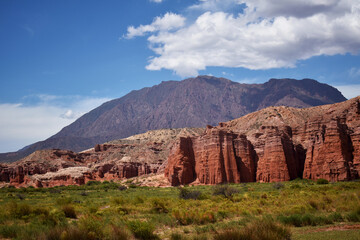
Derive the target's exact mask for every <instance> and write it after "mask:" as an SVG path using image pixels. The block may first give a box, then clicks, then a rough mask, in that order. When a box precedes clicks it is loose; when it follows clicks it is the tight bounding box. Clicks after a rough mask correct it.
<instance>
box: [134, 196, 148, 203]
mask: <svg viewBox="0 0 360 240" xmlns="http://www.w3.org/2000/svg"><path fill="white" fill-rule="evenodd" d="M145 198H146V197H142V196H136V197H135V198H134V199H133V200H132V202H133V203H134V204H141V203H144V202H145Z"/></svg>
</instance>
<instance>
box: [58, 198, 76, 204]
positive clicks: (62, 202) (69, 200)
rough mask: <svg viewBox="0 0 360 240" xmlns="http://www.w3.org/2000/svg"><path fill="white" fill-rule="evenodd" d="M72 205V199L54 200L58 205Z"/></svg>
mask: <svg viewBox="0 0 360 240" xmlns="http://www.w3.org/2000/svg"><path fill="white" fill-rule="evenodd" d="M70 203H72V199H71V198H70V197H59V198H58V199H56V204H58V205H67V204H70Z"/></svg>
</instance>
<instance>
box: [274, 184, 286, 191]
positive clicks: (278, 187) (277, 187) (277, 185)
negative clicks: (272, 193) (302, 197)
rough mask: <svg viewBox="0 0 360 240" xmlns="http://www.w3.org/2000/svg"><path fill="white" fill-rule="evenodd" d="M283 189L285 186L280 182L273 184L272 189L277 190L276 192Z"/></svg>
mask: <svg viewBox="0 0 360 240" xmlns="http://www.w3.org/2000/svg"><path fill="white" fill-rule="evenodd" d="M284 187H285V185H284V184H283V183H282V182H276V183H274V184H273V188H274V189H277V190H279V189H282V188H284Z"/></svg>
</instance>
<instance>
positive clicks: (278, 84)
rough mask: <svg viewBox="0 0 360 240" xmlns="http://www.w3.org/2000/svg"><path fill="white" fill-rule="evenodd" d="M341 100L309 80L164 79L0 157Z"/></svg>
mask: <svg viewBox="0 0 360 240" xmlns="http://www.w3.org/2000/svg"><path fill="white" fill-rule="evenodd" d="M345 100H346V98H345V97H344V96H343V95H342V94H341V93H340V92H339V91H338V90H337V89H336V88H333V87H331V86H329V85H327V84H323V83H319V82H317V81H315V80H311V79H303V80H294V79H270V80H269V81H268V82H266V83H264V84H240V83H237V82H232V81H230V80H228V79H225V78H216V77H211V76H198V77H196V78H189V79H185V80H183V81H167V82H162V83H160V84H159V85H156V86H153V87H149V88H143V89H141V90H137V91H132V92H130V93H129V94H127V95H125V96H124V97H121V98H118V99H114V100H112V101H109V102H106V103H104V104H103V105H101V106H100V107H98V108H95V109H94V110H92V111H90V112H89V113H87V114H85V115H83V116H82V117H80V118H79V119H78V120H76V121H75V122H74V123H72V124H70V125H69V126H67V127H65V128H63V129H62V130H61V131H60V132H59V133H57V134H55V135H54V136H52V137H50V138H48V139H47V140H45V141H41V142H37V143H34V144H32V145H30V146H28V147H26V148H24V149H22V150H20V151H18V152H15V153H5V154H0V161H14V160H18V159H20V158H22V157H24V156H27V155H29V154H31V153H32V152H34V151H35V150H39V149H51V148H61V149H68V150H73V151H81V150H84V149H87V148H90V147H93V146H94V145H95V144H97V143H103V142H106V141H110V140H114V139H120V138H124V137H128V136H131V135H134V134H139V133H143V132H146V131H148V130H152V129H161V128H182V127H204V126H205V125H207V124H209V125H217V124H218V123H219V122H223V121H229V120H231V119H235V118H239V117H241V116H243V115H245V114H248V113H251V112H254V111H257V110H260V109H262V108H265V107H268V106H281V105H284V106H290V107H298V108H302V107H310V106H318V105H323V104H330V103H336V102H341V101H345Z"/></svg>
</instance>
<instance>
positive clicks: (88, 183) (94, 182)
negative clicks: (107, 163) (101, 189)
mask: <svg viewBox="0 0 360 240" xmlns="http://www.w3.org/2000/svg"><path fill="white" fill-rule="evenodd" d="M100 184H101V182H99V181H88V182H87V183H86V186H94V185H100Z"/></svg>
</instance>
